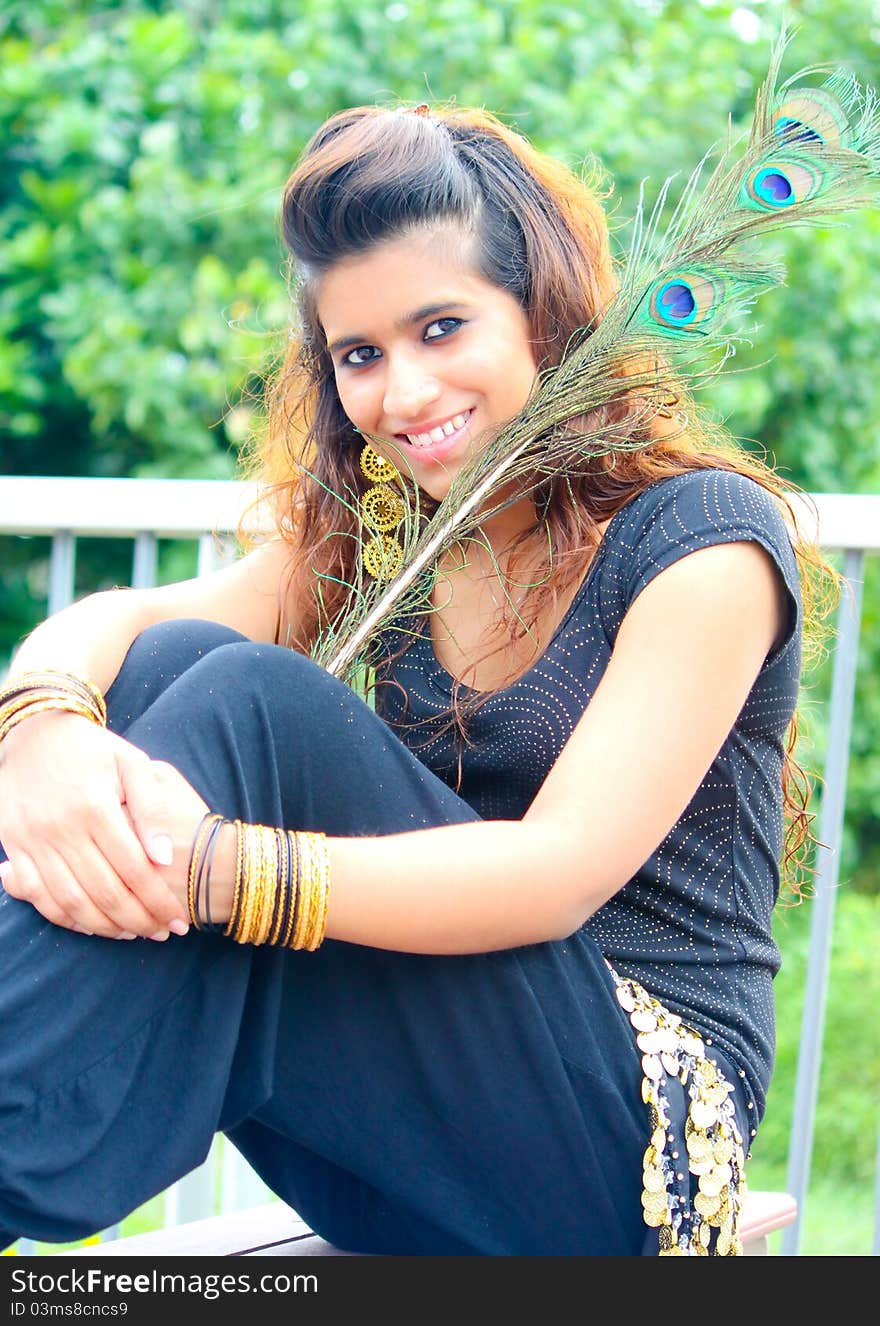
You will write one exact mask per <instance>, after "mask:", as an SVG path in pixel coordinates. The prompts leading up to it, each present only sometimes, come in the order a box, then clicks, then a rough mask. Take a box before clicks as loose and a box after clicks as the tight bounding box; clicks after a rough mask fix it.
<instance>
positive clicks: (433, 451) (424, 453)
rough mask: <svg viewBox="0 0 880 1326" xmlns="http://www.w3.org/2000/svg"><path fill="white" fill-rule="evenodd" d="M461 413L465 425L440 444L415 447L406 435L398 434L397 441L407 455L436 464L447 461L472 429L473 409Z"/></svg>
mask: <svg viewBox="0 0 880 1326" xmlns="http://www.w3.org/2000/svg"><path fill="white" fill-rule="evenodd" d="M459 413H460V414H462V415H464V416H465V420H464V423H463V424H462V425H461V427H460V428H456V429H455V431H454V432H453V433H449V434H447V436H446V437H443V438H441V440H440V441H439V442H431V443H430V444H427V445H425V446H415V445H414V444H413V443H412V442H410V440H409V438H408V437H407V436H406V434H405V433H398V434H397V435H396V440H397V441H398V442H400V443H401V444H402V446H403V447H404V448H405V450H406V453H407V455H409V456H418V457H419V459H420V460H423V461H431V462H433V463H435V464H436V463H437V462H438V461H442V460H445V459H446V457H447V456H448V455H449V453H450V451H452V449H453V447H455V446H456V445H457V444H458V443H459V442H460V441H461V439H462V438H463V437H464V435H465V433H466V432H467V430H468V428H469V427H470V423H471V419H472V418H473V414H474V411H473V409H470V410H461V411H459ZM453 417H455V416H453Z"/></svg>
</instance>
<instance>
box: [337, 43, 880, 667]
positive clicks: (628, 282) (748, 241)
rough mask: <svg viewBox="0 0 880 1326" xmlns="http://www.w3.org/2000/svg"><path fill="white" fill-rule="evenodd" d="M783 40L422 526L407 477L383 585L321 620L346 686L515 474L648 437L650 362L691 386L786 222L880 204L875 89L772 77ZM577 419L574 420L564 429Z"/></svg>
mask: <svg viewBox="0 0 880 1326" xmlns="http://www.w3.org/2000/svg"><path fill="white" fill-rule="evenodd" d="M788 42H789V36H788V35H787V34H786V33H785V32H783V33H782V35H781V36H780V37H779V38H778V40H777V41H776V43H775V44H774V47H773V51H772V54H771V61H770V68H769V72H768V75H767V78H766V79H765V81H764V83H763V84H762V86H761V87H760V89H759V91H758V94H757V99H756V107H755V116H754V121H753V124H752V128H751V132H750V134H749V136H748V139H747V141H746V142H745V146H744V147H738V146H737V144H736V143H729V144H728V145H727V146H726V147H725V148H724V149H723V150H721V152H720V155H719V158H718V160H717V162H716V164H715V166H714V168H713V169H712V170H711V173H708V177H707V178H706V179H705V183H702V184H701V181H702V180H703V178H704V176H706V175H707V169H708V167H707V163H708V161H709V158H710V156H711V155H712V153H709V154H707V155H706V157H704V158H703V160H702V161H701V162H700V163H699V165H698V166H697V168H696V169H695V170H694V171H693V173H692V174H691V175H690V177H689V178H688V179H687V181H686V183H685V185H684V187H683V189H682V190H681V193H680V196H679V198H678V201H677V202H676V203H675V206H674V208H672V210H671V212H670V206H669V198H670V194H671V189H672V185H673V182H674V178H670V179H667V180H666V181H665V182H664V183H663V185H662V187H661V189H660V191H659V195H658V198H657V201H656V203H655V204H654V206H653V207H652V208H651V209H650V211H648V210H647V209H646V208H645V205H644V192H643V193H642V196H641V197H640V199H639V204H638V208H637V211H636V215H635V218H634V224H633V234H632V241H631V245H630V250H629V253H628V256H627V258H626V261H625V263H624V265H623V273H622V278H621V283H620V288H619V291H618V293H617V295H616V296H615V298H614V299H613V301H612V302H611V303H610V305H609V306H608V308H607V309H606V310H605V311H604V314H603V316H602V317H601V319H599V320H598V321H597V323H596V325H595V326H591V327H585V328H583V329H581V331H580V333H578V334H577V335H576V336H575V337H573V338H572V340H571V341H570V343H569V345H568V347H567V349H566V353H565V354H564V355H563V357H562V359H561V361H560V362H559V364H557V365H556V366H555V367H553V368H551V369H548V370H547V371H545V372H544V373H542V374H540V375H539V377H538V380H537V382H536V384H535V387H534V389H533V391H532V394H531V396H530V397H529V400H528V401H527V402H526V405H525V406H524V408H523V410H522V411H521V412H520V414H519V415H518V416H517V417H516V418H515V419H513V420H512V421H511V422H510V423H509V424H508V425H506V427H505V428H504V429H503V430H501V432H499V433H498V434H497V435H496V436H495V437H494V438H491V439H488V440H487V443H486V445H485V446H484V447H483V448H482V449H481V450H478V451H477V454H475V455H474V457H473V458H472V460H471V461H470V462H469V463H468V465H467V466H466V467H463V468H462V470H461V471H460V472H459V473H458V475H457V476H456V477H455V479H454V481H453V483H452V485H451V487H450V491H449V493H448V494H447V496H446V497H445V498H444V500H443V501H442V502H441V503H440V504H439V507H438V508H437V510H436V512H435V513H434V515H433V517H432V518H431V519H430V520H425V519H424V517H423V516H422V514H421V513H420V511H419V507H418V493H417V491H415V490H414V486H413V485H412V484H411V483H408V482H407V481H406V476H404V481H403V482H402V484H401V487H402V490H403V492H402V501H403V506H404V519H403V524H402V533H401V536H400V537H401V546H402V550H403V556H402V558H400V557H398V556H395V562H394V566H393V567H391V566H390V565H389V567H388V570H389V572H392V571H393V574H389V575H388V577H387V578H386V579H383V578H382V577H381V575H380V577H379V578H378V579H373V578H372V577H370V576H361V578H360V579H359V581H358V583H357V584H354V585H351V586H350V587H349V590H350V593H349V598H348V602H347V603H346V604H345V606H344V608H343V609H342V611H341V612H340V613H338V614H337V615H336V617H335V618H334V619H333V620H332V621H326V622H325V624H324V628H323V630H322V632H321V635H320V637H319V639H318V641H317V643H316V645H315V647H314V649H313V657H314V658H315V659H316V661H317V662H319V663H321V664H322V665H323V666H324V667H326V668H327V669H328V670H329V671H330V672H332V673H334V674H335V675H337V676H340V677H343V678H345V679H346V680H348V681H350V682H354V680H355V679H356V678H358V677H359V676H360V677H362V676H363V673H364V669H365V668H366V667H368V666H369V663H370V647H371V642H373V641H374V640H375V639H376V637H377V635H378V634H379V633H380V632H381V633H383V634H385V633H387V632H389V631H390V632H392V633H393V632H395V631H399V632H406V631H411V630H412V629H413V621H414V619H417V618H418V616H419V615H420V614H424V613H426V612H429V611H431V600H430V595H431V589H432V585H433V579H434V575H435V568H436V566H437V562H438V558H439V557H440V556H441V554H442V553H443V552H445V551H446V550H447V549H449V548H450V547H451V546H452V545H453V544H455V543H456V542H459V541H466V540H467V539H469V538H473V537H476V536H478V526H479V525H480V523H481V522H482V521H483V520H485V519H487V517H488V516H489V515H491V514H494V512H496V511H498V510H500V509H502V508H503V506H504V505H506V503H507V502H509V501H512V500H513V499H512V498H510V497H509V496H507V497H505V496H504V493H508V494H509V492H510V485H511V484H513V485H514V486H515V488H516V491H517V495H518V496H519V495H521V494H522V493H523V492H527V491H532V490H534V488H536V487H537V486H538V485H539V484H541V483H542V482H543V481H544V480H546V478H547V477H548V476H553V475H564V474H565V473H566V471H568V472H571V471H572V470H574V469H575V468H579V467H582V466H583V464H584V460H585V458H588V457H591V456H599V455H602V454H607V453H609V452H611V451H613V450H621V449H627V448H633V447H640V446H645V445H648V444H649V441H650V439H646V438H645V437H644V436H643V434H644V432H645V430H640V429H639V428H638V427H635V428H634V427H633V424H634V423H635V424H636V425H638V423H639V422H640V420H641V421H642V422H647V421H648V419H649V418H650V417H651V416H652V415H653V414H655V413H656V412H657V410H658V408H660V407H661V406H662V404H663V397H664V388H663V380H662V372H661V370H660V368H659V367H658V366H659V365H661V364H662V365H667V366H669V369H671V370H673V371H674V373H675V375H676V377H677V378H678V380H679V381H683V382H684V383H685V385H686V386H688V387H691V388H694V387H697V386H700V385H702V383H703V382H704V381H705V380H706V379H707V378H708V377H711V376H712V375H713V374H714V373H715V372H717V371H718V370H719V369H720V368H721V366H723V364H724V362H725V361H726V359H727V358H728V357H729V356H730V355H731V354H733V353H734V350H735V345H736V342H737V340H738V333H737V330H736V327H737V320H738V319H739V318H741V316H742V314H743V311H744V310H747V309H748V308H749V307H750V306H751V304H752V302H753V300H754V299H755V298H756V296H758V295H759V294H761V293H762V292H763V291H764V290H766V289H768V288H770V287H773V286H778V285H780V284H781V283H782V281H783V279H784V275H785V273H784V268H783V267H782V266H781V264H779V263H778V262H776V261H774V260H772V259H770V258H768V257H767V256H766V255H762V254H761V253H760V252H759V247H760V240H761V239H762V238H763V237H764V235H766V234H767V233H769V232H772V231H773V230H776V229H779V228H781V227H784V226H790V225H793V224H808V225H827V224H829V223H830V222H831V221H833V219H834V218H835V217H836V216H837V215H838V214H840V213H842V212H846V211H850V210H852V209H854V208H858V207H860V206H864V205H869V204H872V203H875V202H876V198H877V186H878V179H880V114H878V102H877V97H876V94H875V93H874V91H873V90H872V89H870V88H865V87H863V86H861V85H860V84H859V83H858V82H857V80H856V79H855V78H854V77H853V76H852V75H851V74H850V73H848V72H846V71H843V70H834V71H831V72H830V74H829V76H827V77H825V78H824V80H823V81H821V82H818V85H816V80H817V76H818V77H821V75H822V74H823V73H827V70H822V69H820V70H817V69H815V68H811V69H805V70H801V71H800V72H799V73H797V74H795V75H794V76H793V77H792V78H789V79H788V80H787V81H785V82H784V83H780V80H779V73H780V66H781V62H782V58H783V55H784V52H785V49H786V47H787V45H788ZM667 216H668V218H669V219H668V220H666V221H665V218H666V217H667ZM664 222H665V223H664ZM623 396H626V397H627V398H628V400H629V401H630V403H635V415H633V414H632V413H631V414H630V416H629V427H628V430H627V432H626V433H625V434H624V435H621V436H615V434H614V429H613V428H611V429H610V430H609V428H608V427H607V426H606V425H604V424H603V423H601V422H598V423H597V425H596V427H595V428H593V429H590V427H589V425H587V426H586V431H584V424H583V416H587V417H588V419H589V418H590V417H594V418H597V419H600V420H601V411H602V407H607V406H611V405H613V404H614V403H615V402H619V401H620V400H621V398H622V397H623ZM575 418H579V419H580V421H581V422H580V423H579V425H578V427H577V428H575V427H572V426H567V425H570V423H571V421H572V420H573V419H575ZM475 531H477V535H475ZM367 534H368V536H369V531H367ZM380 569H381V568H380Z"/></svg>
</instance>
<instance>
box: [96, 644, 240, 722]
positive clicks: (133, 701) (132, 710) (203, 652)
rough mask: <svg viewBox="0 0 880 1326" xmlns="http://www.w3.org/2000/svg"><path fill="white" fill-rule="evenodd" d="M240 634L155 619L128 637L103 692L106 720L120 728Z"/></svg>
mask: <svg viewBox="0 0 880 1326" xmlns="http://www.w3.org/2000/svg"><path fill="white" fill-rule="evenodd" d="M245 639H246V637H245V636H243V635H241V633H240V632H238V631H233V630H232V629H231V628H230V627H228V626H222V625H221V624H220V623H219V622H211V621H202V620H201V619H199V618H176V619H172V620H170V621H163V622H157V623H155V625H153V626H149V627H147V628H146V630H144V631H141V632H140V634H139V635H137V636H136V637H135V639H134V640H133V641H132V643H131V646H130V647H129V650H128V652H127V654H126V656H125V658H124V660H123V663H122V667H121V668H120V670H119V672H118V674H117V676H116V679H115V680H114V682H113V683H112V685H111V686H110V688H109V690H108V691H107V722H108V726H109V727H110V729H111V730H112V731H124V730H125V728H126V727H127V726H128V724H129V723H132V722H133V721H134V720H135V719H136V718H137V717H139V715H140V714H142V713H143V712H144V710H145V709H147V708H148V707H149V706H150V705H151V704H152V703H153V702H154V701H155V700H156V699H157V698H158V696H159V695H161V694H162V692H163V691H165V690H167V689H168V687H169V686H171V685H172V684H173V683H174V682H175V681H177V679H178V678H179V677H181V676H182V675H183V674H184V673H185V672H187V671H188V670H189V669H190V668H191V667H194V666H195V664H197V663H199V662H200V661H201V660H202V659H203V658H205V657H206V656H207V655H208V654H210V653H212V652H213V651H214V650H216V649H219V648H222V647H224V646H227V645H229V644H231V643H238V642H240V641H244V640H245Z"/></svg>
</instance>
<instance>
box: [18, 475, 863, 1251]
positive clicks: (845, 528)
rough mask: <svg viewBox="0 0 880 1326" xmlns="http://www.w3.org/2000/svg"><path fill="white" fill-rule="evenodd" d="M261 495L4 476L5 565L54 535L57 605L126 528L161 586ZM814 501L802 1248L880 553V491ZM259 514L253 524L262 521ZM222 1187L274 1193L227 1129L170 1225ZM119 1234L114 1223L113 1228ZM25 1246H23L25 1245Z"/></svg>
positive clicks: (799, 1170)
mask: <svg viewBox="0 0 880 1326" xmlns="http://www.w3.org/2000/svg"><path fill="white" fill-rule="evenodd" d="M256 495H257V489H256V488H255V486H253V485H252V484H249V483H243V482H237V481H232V480H229V481H224V480H186V479H180V480H175V479H65V478H57V479H56V478H30V477H24V478H3V477H0V567H2V556H3V553H2V548H3V543H2V536H4V535H5V536H20V537H27V536H36V535H41V536H47V535H48V536H50V537H51V540H52V543H51V553H50V561H49V576H48V593H47V601H46V604H45V608H46V614H47V615H48V614H51V613H54V612H57V611H58V610H59V609H60V608H62V607H64V606H66V604H68V603H70V602H71V601H72V599H73V595H74V572H75V565H76V543H77V539H78V538H80V537H95V536H99V537H109V536H126V537H130V538H131V539H132V541H133V551H132V570H131V578H130V583H131V585H132V586H134V587H142V586H143V587H145V586H149V585H153V584H155V583H156V574H157V547H158V540H159V539H160V538H161V539H169V538H176V539H195V540H197V541H198V570H197V574H202V573H203V572H206V571H208V570H210V569H212V568H213V567H214V566H216V565H217V564H218V563H221V562H223V561H224V560H227V559H228V558H229V557H230V556H234V552H232V551H231V549H230V543H229V538H228V536H229V535H231V534H232V533H233V532H234V531H235V530H236V529H237V527H238V522H239V519H240V516H241V514H242V512H243V511H244V509H245V508H246V507H247V506H248V504H249V503H250V501H251V500H252V499H253V498H254V497H255V496H256ZM810 496H811V502H812V504H813V505H814V506H815V509H816V512H817V514H818V524H817V523H816V519H815V518H814V515H813V510H812V508H811V506H810V505H806V504H804V503H803V502H802V500H801V499H800V497H799V496H798V495H797V494H793V495H792V502H793V505H794V507H795V510H796V511H797V513H798V522H799V524H800V526H801V528H802V529H803V531H804V532H805V533H806V534H808V535H810V536H815V535H818V539H819V543H820V545H821V546H822V548H823V549H824V550H825V551H826V552H832V551H834V552H841V553H842V554H843V573H844V575H845V577H846V580H847V582H848V585H849V592H848V593H844V595H843V597H842V599H841V602H840V606H839V609H838V618H837V628H836V635H835V642H834V662H833V677H832V690H831V700H830V712H829V720H828V734H829V735H828V750H827V754H826V762H825V769H824V775H823V798H822V813H821V822H820V826H819V834H818V836H819V838H820V840H821V842H822V843H823V844H827V846H826V847H820V848H818V849H817V858H816V875H815V880H814V885H815V896H814V898H813V901H812V904H811V911H812V916H811V930H810V951H809V958H808V969H807V978H806V992H805V1003H804V1010H803V1016H802V1026H801V1037H800V1047H799V1053H798V1068H797V1083H796V1088H795V1101H794V1115H793V1123H792V1132H791V1139H790V1146H789V1165H788V1180H787V1187H788V1190H789V1192H791V1193H792V1194H793V1196H795V1197H796V1198H797V1201H798V1212H799V1214H798V1219H797V1221H796V1222H795V1223H794V1224H793V1225H790V1226H789V1227H788V1228H787V1229H786V1230H785V1231H784V1233H783V1242H782V1251H783V1253H785V1254H789V1255H790V1254H794V1253H797V1252H799V1250H800V1241H801V1229H802V1218H803V1210H804V1206H805V1201H806V1195H807V1188H808V1184H809V1175H810V1164H811V1157H812V1151H813V1133H814V1125H815V1115H816V1102H817V1096H818V1085H819V1070H820V1066H821V1054H822V1037H823V1029H824V1018H825V1001H826V992H827V987H828V971H829V961H830V950H831V936H832V929H833V922H834V903H835V898H836V893H837V884H838V871H839V861H840V845H841V839H842V833H843V820H844V812H845V805H846V781H847V768H848V763H849V744H850V730H851V724H852V713H853V700H854V695H855V678H856V660H857V656H858V642H859V631H860V620H861V600H862V583H863V575H864V559H865V556H866V554H870V553H877V552H880V496H861V495H851V494H832V493H816V494H811V495H810ZM258 523H259V522H258V519H257V518H256V517H252V518H251V521H250V527H252V528H253V527H256V526H257V525H258ZM876 1174H877V1197H876V1212H875V1223H874V1252H875V1253H878V1252H880V1164H878V1166H877V1170H876ZM218 1188H219V1192H220V1197H219V1208H220V1210H221V1211H226V1210H235V1209H241V1208H243V1207H246V1206H249V1205H253V1204H256V1203H257V1202H263V1201H266V1200H269V1199H271V1194H270V1193H269V1192H268V1189H267V1188H266V1187H265V1185H263V1183H262V1181H261V1180H260V1179H259V1178H258V1177H257V1175H256V1174H254V1172H253V1171H252V1170H251V1169H250V1167H249V1166H248V1165H247V1164H246V1163H245V1161H244V1160H243V1159H242V1157H241V1156H239V1154H238V1153H237V1152H236V1151H235V1150H234V1148H232V1147H231V1145H229V1144H228V1143H225V1142H224V1140H223V1139H220V1138H218V1139H217V1140H216V1142H215V1145H214V1147H213V1148H212V1151H211V1155H210V1156H209V1157H208V1159H207V1160H206V1162H205V1164H204V1165H202V1166H201V1167H200V1168H199V1169H198V1170H196V1171H194V1172H193V1173H192V1174H190V1175H187V1176H186V1177H185V1178H184V1179H182V1180H180V1182H179V1183H177V1184H175V1185H174V1187H173V1188H171V1189H169V1191H168V1193H167V1194H166V1207H165V1218H166V1223H167V1224H176V1223H181V1222H183V1221H185V1220H192V1219H197V1218H199V1217H201V1216H204V1215H209V1214H213V1213H214V1212H215V1210H216V1209H217V1205H218V1201H217V1197H216V1193H217V1191H218ZM114 1232H115V1231H107V1234H108V1235H110V1234H112V1233H114ZM20 1246H21V1245H20Z"/></svg>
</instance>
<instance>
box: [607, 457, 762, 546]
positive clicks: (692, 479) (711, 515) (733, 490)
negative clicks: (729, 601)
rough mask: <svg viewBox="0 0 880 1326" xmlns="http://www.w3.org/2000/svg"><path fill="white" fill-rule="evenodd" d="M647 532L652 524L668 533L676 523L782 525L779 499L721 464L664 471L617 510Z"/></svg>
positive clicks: (685, 526)
mask: <svg viewBox="0 0 880 1326" xmlns="http://www.w3.org/2000/svg"><path fill="white" fill-rule="evenodd" d="M618 514H619V515H623V517H624V520H623V523H624V524H626V522H627V518H628V519H629V521H630V522H635V523H637V524H638V526H639V527H640V529H642V531H643V532H645V533H647V532H648V531H649V530H651V529H652V528H653V527H654V525H655V524H662V526H663V527H664V528H665V529H667V530H668V531H670V532H673V533H674V531H675V528H676V524H677V523H679V522H680V524H681V526H682V528H688V527H690V526H691V525H693V523H694V521H695V520H696V521H697V522H698V523H700V524H703V525H706V526H718V527H719V528H723V527H724V526H725V525H727V524H732V523H736V524H742V523H747V524H749V523H751V524H755V525H757V526H759V527H762V528H763V527H766V526H767V525H770V526H772V527H777V524H781V525H782V526H783V527H784V524H785V522H784V519H783V515H782V508H781V505H780V502H779V500H778V499H777V498H776V497H775V496H774V494H773V493H771V492H770V490H769V489H768V488H766V487H764V485H763V484H762V483H760V482H759V481H758V479H756V478H753V477H752V475H750V474H747V473H745V472H743V471H741V470H729V469H724V468H722V467H720V466H712V467H710V468H701V469H694V470H685V471H682V472H681V473H678V474H671V475H665V476H663V477H662V478H660V479H656V480H655V481H654V482H653V483H651V484H649V485H648V486H647V487H646V488H643V489H642V490H641V492H639V493H638V494H637V495H636V496H635V497H634V498H632V499H630V501H629V502H627V503H626V505H625V506H624V507H622V508H620V511H619V512H618Z"/></svg>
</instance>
